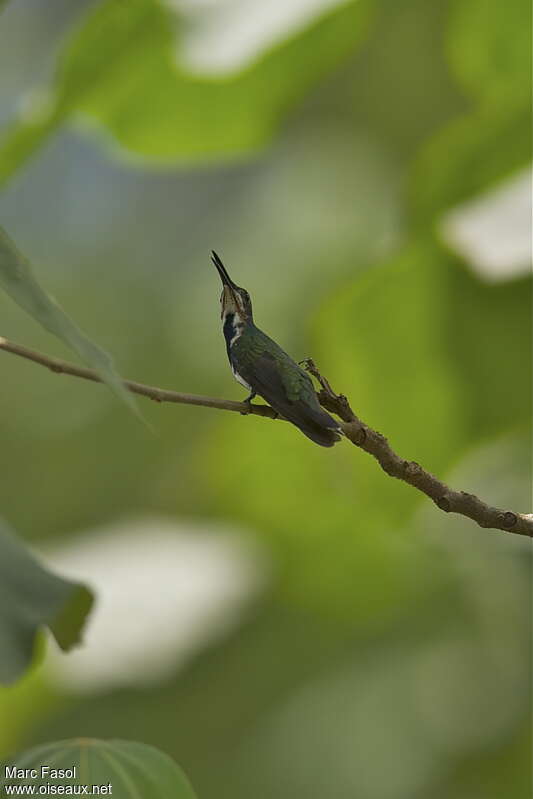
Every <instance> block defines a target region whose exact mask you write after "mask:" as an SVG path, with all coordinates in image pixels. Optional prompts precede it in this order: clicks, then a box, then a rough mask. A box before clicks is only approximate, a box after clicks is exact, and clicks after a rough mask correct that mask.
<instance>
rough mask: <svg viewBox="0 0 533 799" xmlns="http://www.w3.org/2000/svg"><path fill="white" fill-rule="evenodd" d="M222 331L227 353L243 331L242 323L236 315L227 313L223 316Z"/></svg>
mask: <svg viewBox="0 0 533 799" xmlns="http://www.w3.org/2000/svg"><path fill="white" fill-rule="evenodd" d="M222 329H223V331H224V338H225V339H226V347H227V350H228V353H229V351H230V348H231V347H232V346H233V344H234V343H235V342H236V341H237V339H238V338H239V337H240V336H241V335H242V331H243V330H244V322H243V321H242V319H241V317H240V316H239V314H238V313H235V312H234V311H228V313H226V314H224V319H223V322H222Z"/></svg>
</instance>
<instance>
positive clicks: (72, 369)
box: [0, 337, 533, 537]
mask: <svg viewBox="0 0 533 799" xmlns="http://www.w3.org/2000/svg"><path fill="white" fill-rule="evenodd" d="M0 349H2V350H5V352H10V353H12V354H13V355H18V356H19V357H21V358H26V359H27V360H30V361H33V362H34V363H38V364H40V365H41V366H45V367H47V368H48V369H50V370H51V371H52V372H56V373H57V374H67V375H72V376H73V377H81V378H83V379H84V380H92V381H93V382H95V383H101V382H102V380H101V378H100V377H99V376H98V374H97V373H96V372H94V371H93V370H92V369H87V368H85V367H81V366H75V365H74V364H72V363H68V362H67V361H62V360H60V359H58V358H51V357H50V356H48V355H44V354H43V353H40V352H36V351H35V350H31V349H29V348H28V347H24V346H22V345H21V344H15V343H14V342H12V341H8V340H7V339H6V338H2V337H0ZM305 368H306V369H307V370H308V371H309V372H310V374H312V375H313V376H314V377H315V378H316V379H317V380H318V382H319V383H320V386H321V390H320V391H319V392H318V395H317V396H318V398H319V400H320V403H321V405H322V406H323V407H324V408H326V409H327V410H328V411H330V412H332V413H335V414H336V415H337V416H339V418H340V419H341V420H342V421H341V425H340V426H341V427H342V430H343V432H344V435H345V436H346V438H347V439H348V440H349V441H351V442H352V443H353V444H355V446H357V447H359V448H360V449H362V450H364V451H365V452H368V453H369V454H370V455H372V456H373V457H374V458H375V459H376V460H377V462H378V463H379V465H380V466H381V468H382V469H383V471H384V472H386V473H387V474H388V475H390V476H391V477H396V478H397V479H398V480H402V481H403V482H404V483H408V484H409V485H411V486H413V488H416V489H418V490H419V491H421V492H422V493H424V494H426V496H428V497H430V499H432V500H433V502H434V503H435V504H436V505H437V506H438V507H439V508H440V509H441V510H443V511H445V512H446V513H458V514H460V515H462V516H466V517H468V518H469V519H472V520H473V521H475V522H477V524H479V525H480V527H487V528H493V529H496V530H505V531H506V532H510V533H516V534H517V535H525V536H530V537H531V536H533V514H523V513H516V512H515V511H509V510H501V509H500V508H494V507H492V506H490V505H487V504H486V503H485V502H483V501H482V500H480V499H479V498H478V497H476V496H474V494H467V493H466V492H464V491H454V490H453V489H451V488H450V487H449V486H447V485H446V484H445V483H443V482H441V481H440V480H439V479H438V478H437V477H435V476H434V475H432V474H430V473H429V472H427V471H426V470H425V469H423V468H422V466H420V465H419V464H418V463H415V462H414V461H407V460H404V459H403V458H401V457H400V456H399V455H397V454H396V453H395V452H394V450H393V449H392V448H391V446H390V444H389V442H388V441H387V439H386V438H385V436H383V435H382V434H381V433H378V432H377V431H376V430H373V429H372V428H371V427H368V425H366V424H365V423H364V422H362V421H361V419H359V418H358V417H357V416H356V415H355V413H354V412H353V410H352V409H351V407H350V404H349V402H348V400H347V399H346V397H345V396H344V395H343V394H336V393H335V392H334V391H333V389H332V388H331V386H330V384H329V382H328V381H327V380H326V378H325V377H323V376H322V375H321V374H320V372H319V371H318V369H317V367H316V365H315V364H314V362H313V361H312V360H311V359H308V360H307V361H305ZM124 385H125V386H126V388H128V389H129V390H130V391H132V392H133V393H134V394H140V395H141V396H143V397H148V398H149V399H152V400H154V401H155V402H176V403H179V404H183V405H200V406H203V407H205V408H218V409H220V410H224V411H234V412H237V413H241V414H252V415H256V416H263V417H268V418H270V419H277V418H281V417H279V416H278V414H277V413H276V411H274V409H273V408H271V407H270V406H269V405H256V404H248V403H244V402H233V401H231V400H224V399H216V398H214V397H204V396H201V395H198V394H182V393H181V392H177V391H169V390H167V389H163V388H156V387H155V386H147V385H145V384H144V383H137V382H134V381H133V380H125V381H124Z"/></svg>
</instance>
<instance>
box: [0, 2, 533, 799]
mask: <svg viewBox="0 0 533 799" xmlns="http://www.w3.org/2000/svg"><path fill="white" fill-rule="evenodd" d="M529 16H530V11H529V4H526V3H525V0H509V2H507V3H506V4H505V5H504V6H502V5H501V4H500V3H499V2H497V0H490V2H489V3H482V2H480V0H455V2H438V0H433V2H429V1H428V0H407V1H406V2H403V3H397V2H395V0H373V1H372V0H360V1H359V2H350V3H346V4H344V5H342V6H340V7H339V8H338V9H336V10H333V11H330V12H328V13H327V14H325V15H324V16H323V17H320V16H319V17H317V18H315V19H314V20H313V21H312V22H311V23H310V24H309V25H308V26H307V27H305V28H304V29H303V30H302V31H300V32H297V33H296V34H291V36H290V37H288V38H286V39H284V38H282V39H281V40H280V41H279V42H278V43H277V44H276V45H275V46H273V47H272V48H271V49H269V50H268V51H267V52H266V53H263V54H262V55H261V56H260V57H259V58H258V59H257V60H255V61H253V62H252V63H251V64H249V65H248V66H247V67H246V68H245V69H243V70H241V71H239V72H237V73H235V74H232V75H231V76H226V77H223V78H222V77H220V78H218V77H211V78H208V77H206V76H203V77H198V76H194V75H191V74H190V73H189V72H187V69H186V67H185V66H183V64H181V65H180V66H179V67H177V66H176V60H175V58H174V54H173V53H174V51H173V48H174V44H175V37H176V36H179V30H180V25H179V21H177V20H176V19H174V18H172V17H171V14H170V12H169V11H168V9H167V10H165V9H164V8H163V7H162V6H160V5H159V4H158V3H156V2H155V1H154V0H131V1H130V2H128V3H125V2H119V0H107V2H97V3H87V2H85V1H83V2H82V1H81V0H79V1H78V2H76V3H73V2H71V0H70V1H69V2H67V1H66V0H53V2H52V0H49V2H47V4H46V10H45V9H44V6H43V4H42V3H39V2H37V0H33V2H32V1H30V0H11V2H10V3H8V4H7V6H6V7H5V8H4V10H3V12H2V16H0V121H1V122H2V124H3V135H2V136H0V177H1V178H2V179H3V180H4V184H3V192H2V195H1V196H0V222H1V224H2V225H3V226H4V227H5V228H6V229H7V230H8V231H9V234H10V236H11V237H12V238H13V239H14V240H15V241H16V242H17V245H18V247H19V248H20V249H21V250H22V251H23V252H24V253H25V254H26V255H27V256H28V257H29V258H30V260H31V261H32V263H33V266H34V273H35V275H36V277H37V278H38V280H39V281H40V283H41V284H42V285H43V286H45V287H46V288H47V290H48V291H50V292H51V293H52V294H53V295H54V296H55V297H56V298H57V299H58V301H59V302H60V303H61V305H62V306H63V307H64V308H65V309H67V310H68V312H69V314H70V316H71V317H72V318H73V319H75V320H76V322H77V323H78V324H79V325H80V326H81V327H82V329H83V330H84V331H85V332H87V333H88V334H89V336H90V337H91V338H92V339H93V340H95V341H96V342H98V343H99V344H100V345H102V346H103V347H104V348H105V349H106V350H107V351H108V352H111V353H112V354H113V357H114V359H115V362H116V364H117V365H118V368H119V370H120V372H121V373H122V374H123V375H127V376H128V377H130V376H131V377H132V378H135V379H138V380H143V381H146V382H152V383H154V384H156V385H161V386H164V387H172V388H175V389H177V390H183V391H189V392H196V393H201V392H204V393H212V394H216V395H220V396H228V397H234V398H239V397H241V396H242V394H241V391H240V389H239V388H238V387H237V386H236V385H235V384H234V383H233V381H232V379H231V375H230V374H229V370H228V366H227V363H226V359H225V358H226V356H225V352H224V346H223V342H222V339H221V336H220V331H219V316H218V292H219V286H218V284H217V278H216V275H215V274H214V273H213V272H214V270H213V269H212V268H211V267H210V265H209V262H208V252H209V250H210V249H211V248H212V247H214V248H215V249H216V250H217V251H219V252H220V253H221V255H222V256H223V258H224V260H225V261H226V262H227V264H228V267H229V268H230V269H231V270H232V274H234V275H235V278H236V280H237V281H238V282H239V283H241V284H243V285H245V286H246V287H247V288H248V289H249V290H250V292H251V294H252V297H253V298H254V307H255V313H256V318H257V321H258V323H259V324H260V325H261V326H264V327H265V329H266V330H267V331H268V332H270V333H272V334H273V335H274V336H275V337H276V338H277V339H278V340H279V341H280V342H281V343H282V344H283V345H285V346H286V347H287V348H288V349H289V350H290V351H291V352H292V353H293V354H294V355H295V356H297V357H298V358H303V357H304V356H313V357H314V358H315V360H316V361H317V363H318V364H319V365H320V367H321V369H322V371H323V372H324V373H325V374H326V375H327V376H328V377H329V378H330V380H331V381H332V383H333V385H334V387H335V388H337V389H338V390H339V391H343V392H345V393H346V394H347V395H348V396H349V397H350V399H351V401H352V404H353V406H354V408H355V409H356V411H357V412H358V413H359V414H360V415H361V417H362V418H363V419H365V420H366V421H368V423H369V424H371V425H373V426H375V427H376V428H377V429H379V430H381V431H382V432H383V433H385V434H386V435H387V436H388V437H389V438H390V440H391V443H392V445H393V446H394V447H395V448H396V449H397V450H398V451H399V452H401V453H402V454H403V455H404V456H405V457H406V458H409V459H414V460H417V461H419V462H421V463H422V464H424V466H426V467H427V468H428V469H430V470H431V471H433V472H434V473H436V474H438V475H439V476H440V477H442V478H443V479H448V480H449V481H450V482H451V483H453V485H456V486H457V487H459V488H463V489H465V490H471V491H474V492H479V494H480V495H481V496H483V497H484V498H486V499H487V500H489V501H491V502H493V503H494V504H502V505H505V506H507V505H508V506H509V507H514V508H516V509H518V510H527V509H528V505H529V504H530V493H529V483H530V475H531V463H530V454H529V441H530V438H529V431H528V424H529V417H530V408H531V402H530V399H531V398H530V386H531V373H530V372H531V352H530V324H531V320H530V286H529V283H530V281H529V280H528V279H527V278H525V277H523V278H515V279H513V280H506V279H502V280H500V281H499V282H497V283H488V282H486V281H483V280H482V279H481V278H480V277H478V276H476V275H475V273H474V272H473V270H472V269H471V265H470V264H468V263H465V262H464V261H463V260H461V258H460V257H459V256H457V255H456V254H454V253H452V252H451V251H450V250H449V249H448V248H447V247H446V246H445V245H444V243H443V242H442V240H441V238H440V234H439V222H440V220H441V218H442V214H443V213H444V212H445V211H446V210H447V209H449V208H452V207H454V206H455V205H457V204H458V203H459V202H461V201H463V200H467V199H469V198H473V197H476V196H481V195H482V194H483V193H484V192H485V191H488V190H489V189H491V188H493V187H496V186H497V185H498V183H499V182H500V181H503V180H504V179H506V178H508V177H511V176H513V175H514V174H516V173H518V171H519V170H520V169H522V168H525V167H526V166H527V164H528V163H529V162H530V157H531V156H530V152H529V150H530V131H529V97H530V93H531V87H530V81H529V77H528V76H529V48H530V41H529V40H530V34H529V31H530V20H529ZM35 87H47V88H48V92H49V93H48V99H47V102H46V103H43V102H42V100H41V101H38V100H37V99H34V100H33V102H32V100H31V99H26V101H25V104H24V105H23V106H21V97H22V96H23V95H24V94H25V93H26V92H27V91H28V90H29V89H30V88H32V89H34V88H35ZM33 97H35V95H33ZM21 107H23V109H24V113H22V111H21ZM0 313H1V316H2V326H1V329H0V335H5V336H6V337H8V338H13V339H14V340H17V341H20V342H22V343H25V344H26V345H28V346H35V347H36V348H40V349H42V350H44V351H46V352H49V353H51V354H57V355H60V356H64V357H68V351H67V350H66V349H65V350H63V349H62V348H61V345H59V344H58V343H57V341H55V340H54V339H52V337H50V336H49V335H47V334H46V333H44V332H42V331H41V330H40V329H39V328H38V326H37V325H36V324H35V323H34V322H32V321H31V320H29V319H28V318H27V317H25V316H24V315H23V314H22V313H21V312H20V310H19V309H18V308H17V307H16V306H15V305H14V304H13V303H12V302H11V300H10V299H9V298H7V296H5V295H1V296H0ZM0 363H1V367H2V372H1V376H2V377H1V379H2V390H1V392H0V418H1V419H2V422H1V423H0V424H1V430H0V436H1V459H2V464H3V469H2V479H1V480H0V513H1V515H2V516H4V517H5V518H6V519H8V520H9V522H10V524H11V525H12V526H13V527H14V528H15V529H17V530H18V532H19V533H20V534H21V536H22V537H24V538H25V539H26V540H28V541H31V542H33V543H34V544H36V545H37V546H38V545H40V544H44V543H46V542H47V541H48V540H51V539H53V540H57V538H58V537H61V536H62V537H64V538H65V539H68V537H71V536H73V535H74V534H75V533H76V532H77V531H79V530H83V529H86V528H90V527H92V526H94V525H98V524H102V523H104V522H110V521H113V520H115V519H119V518H123V517H124V516H128V517H130V518H134V517H135V515H137V514H139V515H141V514H143V513H146V512H151V513H160V514H165V515H170V516H172V517H175V518H176V519H177V520H182V519H197V520H198V521H201V522H204V521H205V520H206V519H210V520H213V521H219V520H223V521H225V522H226V523H228V524H235V525H236V524H237V523H238V524H239V525H241V526H242V527H243V528H244V529H248V530H249V531H250V535H251V536H252V537H253V538H254V540H259V541H260V543H261V546H262V547H263V551H264V552H265V556H266V557H267V558H268V559H269V560H271V562H272V563H273V579H272V584H271V586H270V588H269V589H268V590H267V592H266V594H265V596H264V597H263V599H262V600H261V602H260V603H259V604H258V606H257V607H256V609H255V611H254V613H253V614H250V615H249V616H248V617H247V619H246V622H243V624H242V626H241V627H240V628H239V629H238V630H237V631H236V632H235V633H234V634H233V635H232V636H231V638H230V639H228V640H225V641H223V642H222V643H221V642H218V643H213V646H212V647H210V648H209V649H208V651H206V652H204V653H202V655H201V657H199V658H198V659H197V660H195V661H194V662H193V663H191V664H190V666H189V667H188V668H187V669H186V671H185V672H180V673H178V674H176V675H175V677H174V678H172V679H170V680H167V681H165V682H160V683H156V684H153V685H151V686H150V687H149V688H147V689H144V690H143V691H136V690H133V689H132V690H131V691H126V690H121V691H115V692H110V693H109V694H108V695H105V696H103V697H86V698H83V699H82V698H76V697H73V696H71V695H68V694H66V693H65V695H61V696H57V695H55V694H54V695H51V689H50V687H49V686H48V685H47V683H46V679H45V676H44V675H43V674H42V672H41V671H40V670H39V668H36V669H35V671H34V672H33V673H32V674H31V675H30V676H29V677H27V678H26V680H25V681H24V682H23V683H21V684H19V685H17V686H15V687H13V688H10V689H1V690H0V757H2V756H7V755H8V754H9V752H11V751H12V750H14V749H18V748H20V747H27V746H30V745H34V744H40V743H43V742H46V741H50V740H56V739H62V738H67V737H73V736H78V735H80V734H83V735H93V736H95V737H101V738H108V737H118V738H124V737H126V738H130V737H131V738H134V739H137V740H140V741H144V742H146V743H149V744H152V745H155V746H158V747H160V748H162V749H163V750H164V751H166V752H168V753H170V754H171V755H172V756H173V757H175V758H176V759H177V760H178V762H179V763H180V764H181V765H182V766H183V768H184V769H185V771H186V772H187V773H188V775H189V776H190V778H191V781H192V783H193V784H194V786H195V788H196V790H197V791H198V795H199V796H201V797H202V798H203V799H210V797H212V799H226V797H227V799H230V798H231V799H241V797H242V798H243V799H245V797H246V799H248V797H250V796H254V799H270V797H273V796H276V797H277V799H300V797H302V799H303V798H304V797H306V799H307V797H314V796H317V797H325V796H327V797H328V799H374V798H375V799H387V798H389V797H390V799H404V797H405V799H417V797H427V796H432V797H437V799H463V797H464V799H467V798H468V799H492V797H494V799H497V798H498V799H499V797H501V796H503V795H505V796H508V797H512V799H525V797H526V796H528V795H529V786H528V782H529V773H530V772H529V764H528V757H529V755H528V727H529V724H528V722H529V710H530V702H529V696H530V694H529V690H530V689H529V682H528V663H529V656H530V649H529V646H528V638H529V632H528V622H529V614H528V607H529V602H528V591H529V588H528V583H529V575H530V571H529V558H530V550H529V549H528V547H527V542H525V541H522V540H521V539H519V538H518V537H517V538H516V539H515V538H513V537H512V536H509V535H507V534H505V533H498V532H495V531H482V530H479V529H477V528H476V527H475V525H473V524H472V523H470V522H469V521H467V520H461V519H457V518H454V517H448V516H445V515H444V514H442V513H441V512H440V511H438V510H437V509H436V508H434V507H433V506H431V505H430V504H428V502H427V501H425V500H424V499H423V498H422V497H421V496H419V495H418V494H417V493H415V492H414V491H413V490H411V489H410V488H408V487H406V486H405V485H403V484H400V483H397V482H395V481H393V480H391V479H389V478H387V477H386V476H385V475H384V474H383V473H382V472H381V471H380V470H379V469H378V467H377V466H376V464H375V463H374V462H373V461H372V460H371V459H369V458H367V457H366V456H365V455H364V453H362V452H359V451H356V450H355V449H354V448H350V447H349V446H348V444H344V443H343V444H341V445H339V446H338V447H336V448H335V449H334V450H332V451H331V452H329V451H328V452H325V451H322V450H321V449H319V448H318V447H315V448H314V447H313V446H312V445H311V444H310V443H309V442H308V441H307V440H306V439H304V437H303V436H301V435H299V434H298V432H297V431H295V430H294V429H292V428H290V427H289V426H288V425H282V424H273V423H271V422H269V421H265V420H262V419H246V420H243V419H242V418H241V417H239V416H233V415H230V414H223V413H218V412H215V411H210V410H207V409H200V408H190V407H177V406H176V407H174V406H168V407H160V406H155V405H151V404H148V403H143V404H142V411H143V414H144V415H145V417H146V419H147V421H148V422H149V423H150V425H151V426H152V427H153V428H154V429H155V430H156V431H157V435H156V436H154V435H152V434H151V433H150V432H149V430H148V429H147V428H146V426H143V425H141V424H139V423H138V421H137V420H136V419H135V417H134V416H132V415H131V414H129V413H128V412H127V410H126V409H125V408H124V406H123V405H121V404H120V403H119V402H118V401H117V400H116V399H115V398H114V397H113V396H112V395H111V394H109V393H108V392H106V391H104V390H103V389H102V388H97V387H94V386H90V385H86V384H84V383H82V382H81V381H75V380H69V379H67V378H59V377H55V376H53V375H51V374H50V373H48V372H46V371H45V370H43V369H40V368H39V367H37V366H34V365H31V364H26V363H23V362H22V361H20V360H16V359H15V358H12V356H9V355H7V354H2V353H0ZM95 612H97V610H96V611H95ZM117 634H120V630H117ZM14 719H15V720H16V721H13V720H14Z"/></svg>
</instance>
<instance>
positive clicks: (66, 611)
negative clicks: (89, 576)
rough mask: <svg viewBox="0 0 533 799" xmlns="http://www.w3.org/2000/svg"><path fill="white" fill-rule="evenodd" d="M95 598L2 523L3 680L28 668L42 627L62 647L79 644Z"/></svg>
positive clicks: (0, 677)
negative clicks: (37, 555) (57, 572)
mask: <svg viewBox="0 0 533 799" xmlns="http://www.w3.org/2000/svg"><path fill="white" fill-rule="evenodd" d="M92 603H93V597H92V594H91V592H90V591H89V590H88V589H87V588H86V587H85V586H83V585H81V584H79V583H74V582H70V581H69V580H65V579H64V578H62V577H58V576H57V575H55V574H52V573H51V572H49V571H48V570H47V569H45V568H44V567H43V566H41V565H40V563H39V562H38V561H37V560H36V559H35V557H34V556H33V555H32V554H31V553H30V552H29V550H27V549H26V548H25V547H24V545H23V544H22V543H21V542H20V541H18V539H17V538H15V536H14V535H12V534H11V533H10V532H9V531H8V530H7V529H6V527H5V526H3V525H1V523H0V682H10V681H12V680H15V679H16V678H17V677H19V676H20V675H21V674H22V672H23V671H24V670H25V669H26V668H27V667H28V665H29V664H30V661H31V658H32V655H33V651H34V646H35V637H36V634H37V632H38V631H40V630H42V629H43V628H44V627H48V628H49V629H50V630H51V632H52V634H53V635H54V638H55V639H56V641H57V643H58V644H59V646H60V647H61V649H64V650H68V649H70V648H71V647H72V646H74V645H75V644H76V643H78V642H79V640H80V635H81V631H82V628H83V625H84V623H85V620H86V618H87V615H88V613H89V611H90V609H91V606H92Z"/></svg>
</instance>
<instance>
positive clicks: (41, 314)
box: [0, 227, 137, 413]
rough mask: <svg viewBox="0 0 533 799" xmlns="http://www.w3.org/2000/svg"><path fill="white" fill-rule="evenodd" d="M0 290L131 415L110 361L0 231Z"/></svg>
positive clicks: (127, 398)
mask: <svg viewBox="0 0 533 799" xmlns="http://www.w3.org/2000/svg"><path fill="white" fill-rule="evenodd" d="M0 286H2V287H3V288H4V290H5V291H6V292H7V293H8V294H9V296H10V297H11V298H12V299H13V300H14V301H15V302H16V303H17V304H18V305H20V307H21V308H23V309H24V310H25V311H27V312H28V313H29V314H30V316H32V317H33V319H35V321H37V322H39V323H40V324H41V325H42V326H43V327H44V328H46V330H48V331H49V332H50V333H53V334H54V335H55V336H57V337H58V338H59V339H61V341H63V342H64V343H65V344H66V345H67V346H68V347H70V349H72V350H74V352H75V353H77V354H78V355H79V356H80V358H81V359H82V360H83V361H85V363H86V364H87V365H88V366H91V367H92V368H93V369H95V370H96V371H97V372H98V374H99V375H100V377H101V378H102V380H103V381H104V382H105V383H107V385H108V386H109V388H111V390H112V391H113V392H114V393H115V394H116V396H117V397H119V399H121V400H122V402H124V403H125V404H126V405H127V406H128V407H129V408H130V409H131V410H132V411H134V412H135V413H137V405H136V403H135V402H134V400H133V397H132V395H131V393H130V392H129V391H127V389H126V388H124V385H123V383H122V380H121V378H120V376H119V375H118V374H117V372H116V371H115V368H114V366H113V361H112V359H111V357H110V356H109V355H108V354H107V352H105V351H104V350H102V349H101V348H100V347H98V346H97V345H96V344H94V343H93V342H92V341H91V340H90V339H88V338H87V336H85V335H84V334H83V333H82V331H81V330H80V329H79V328H78V327H77V326H76V325H75V324H74V322H73V321H72V319H70V317H68V316H67V314H66V313H65V312H64V311H63V310H62V309H61V308H60V307H59V305H58V304H57V303H56V302H55V301H54V300H53V299H52V298H51V297H50V296H49V295H48V294H47V293H46V292H45V291H44V289H43V288H42V287H41V286H40V285H39V283H38V282H37V281H36V280H35V278H34V276H33V274H32V271H31V268H30V264H29V263H28V261H27V260H26V258H24V256H23V255H22V254H21V253H20V252H19V251H18V250H17V248H16V246H15V244H14V243H13V242H12V241H11V239H10V238H9V237H8V235H7V233H6V232H5V231H4V230H3V229H2V228H1V227H0Z"/></svg>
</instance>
